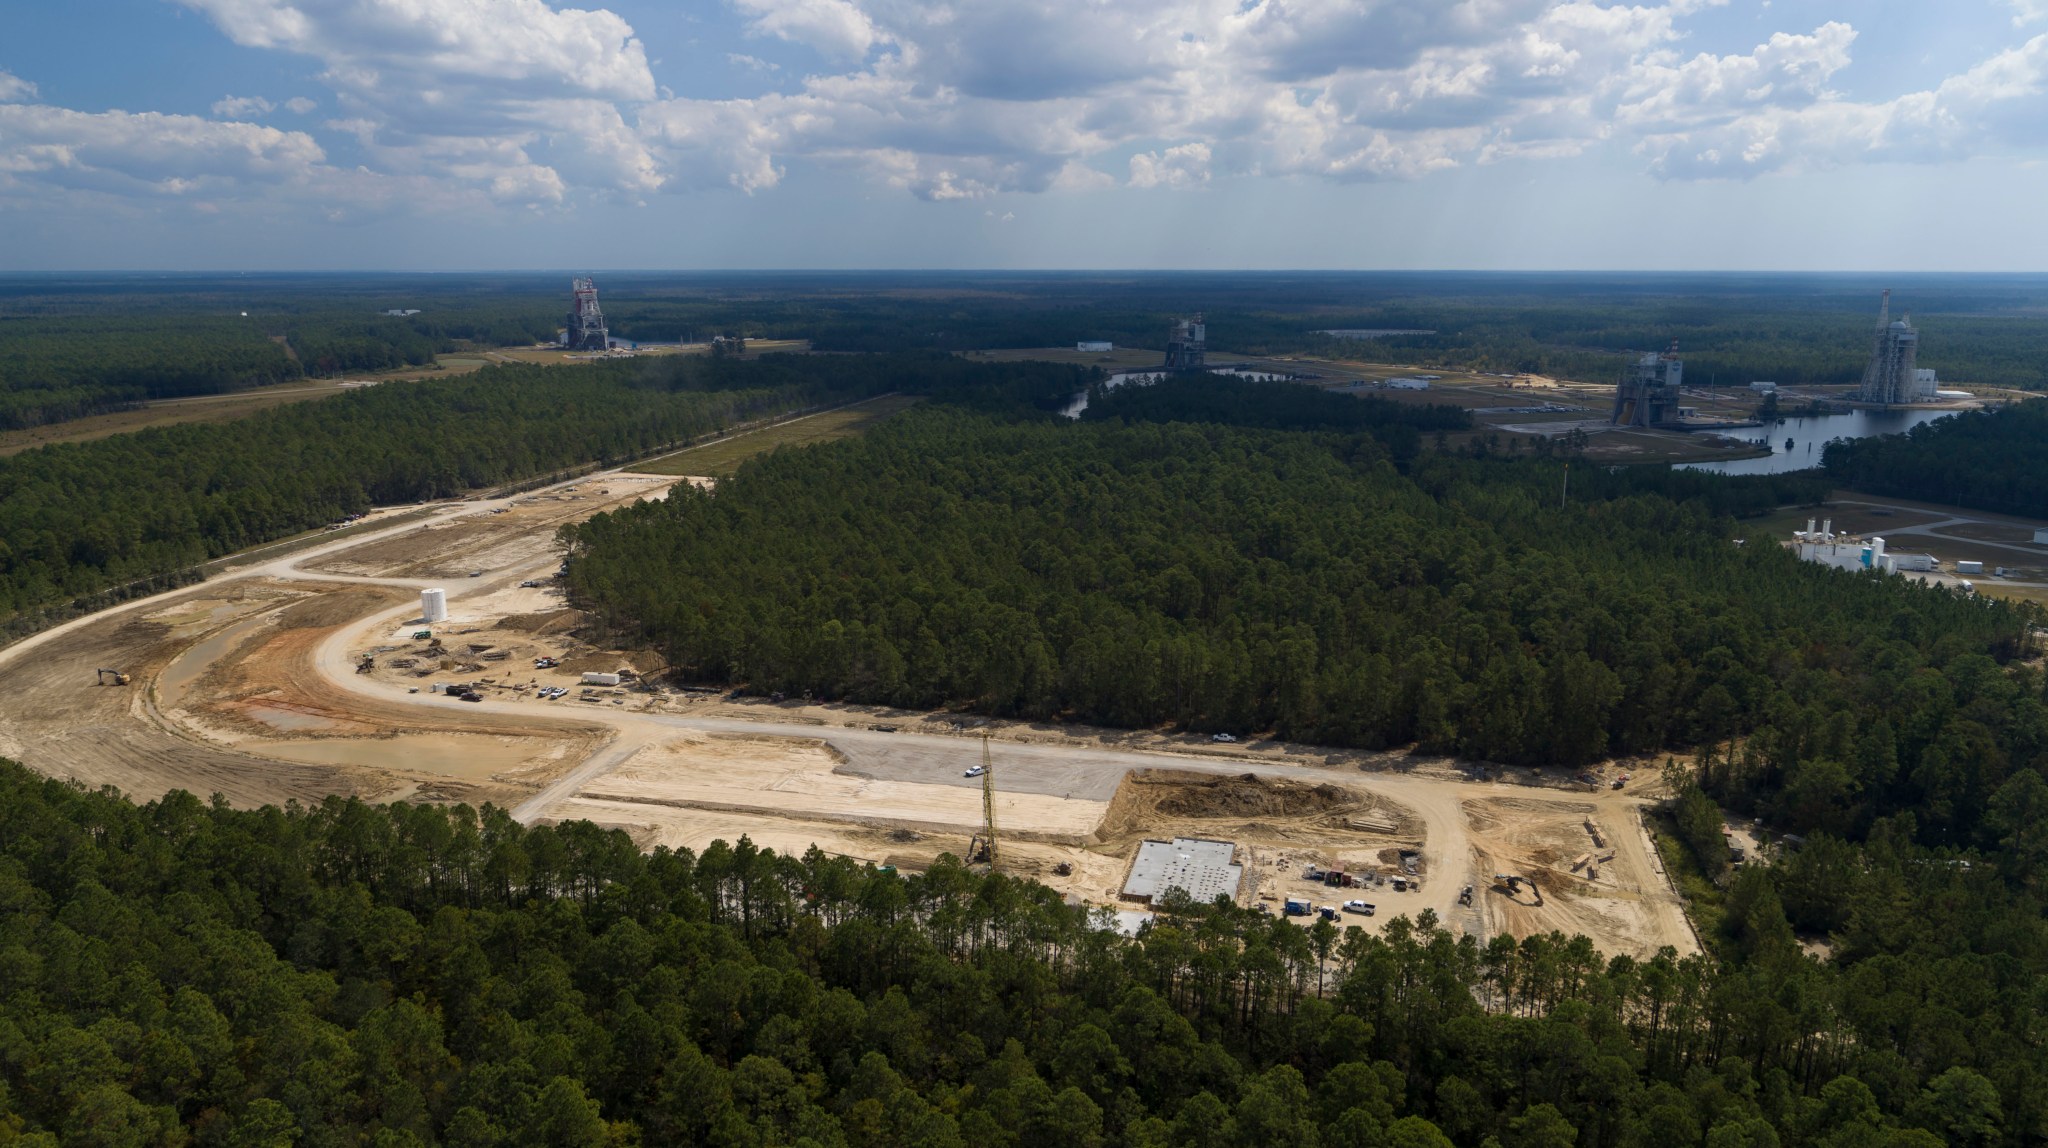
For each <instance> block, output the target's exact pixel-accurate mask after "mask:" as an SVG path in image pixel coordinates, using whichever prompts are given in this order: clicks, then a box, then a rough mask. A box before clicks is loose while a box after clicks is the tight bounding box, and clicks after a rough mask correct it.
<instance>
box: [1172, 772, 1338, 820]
mask: <svg viewBox="0 0 2048 1148" xmlns="http://www.w3.org/2000/svg"><path fill="white" fill-rule="evenodd" d="M1140 784H1148V785H1149V784H1166V785H1171V786H1172V787H1173V788H1172V791H1171V792H1169V793H1167V794H1165V795H1163V796H1162V797H1160V799H1159V800H1158V802H1157V803H1155V804H1154V805H1153V808H1154V809H1157V810H1158V811H1159V812H1160V813H1163V814H1165V815H1166V816H1168V817H1301V816H1304V815H1308V814H1315V813H1327V812H1329V811H1330V810H1332V809H1339V808H1342V807H1344V806H1346V805H1351V804H1354V803H1355V802H1356V801H1357V800H1358V799H1357V797H1356V796H1355V795H1353V794H1352V793H1351V792H1350V791H1348V790H1344V789H1339V788H1338V787H1336V786H1334V785H1331V784H1330V783H1328V782H1323V783H1322V784H1319V785H1303V784H1301V783H1300V782H1295V781H1286V780H1279V779H1268V778H1263V777H1260V776H1259V775H1258V774H1256V773H1246V774H1240V775H1238V776H1236V777H1205V778H1201V779H1200V780H1192V779H1189V780H1183V779H1181V778H1176V779H1174V780H1172V781H1168V782H1153V781H1150V780H1149V779H1148V780H1145V781H1141V782H1140Z"/></svg>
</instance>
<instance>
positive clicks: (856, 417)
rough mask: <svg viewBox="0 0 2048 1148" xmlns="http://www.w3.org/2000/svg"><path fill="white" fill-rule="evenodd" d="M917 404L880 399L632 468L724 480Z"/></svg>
mask: <svg viewBox="0 0 2048 1148" xmlns="http://www.w3.org/2000/svg"><path fill="white" fill-rule="evenodd" d="M917 401H918V399H917V396H916V395H881V396H879V397H876V398H872V399H869V400H867V401H866V402H862V403H855V404H854V405H852V406H850V407H841V408H839V409H838V410H834V411H820V412H819V413H817V414H814V415H805V416H804V417H802V418H800V419H792V420H790V421H788V422H784V423H777V424H775V425H774V426H769V427H762V428H761V429H760V430H756V431H748V432H746V433H744V434H737V435H733V436H732V437H730V438H722V439H719V440H718V441H716V442H707V443H705V444H703V445H702V446H693V447H689V448H687V449H684V450H679V451H677V452H675V453H674V454H665V455H662V456H661V457H660V458H654V459H649V460H647V461H646V462H643V463H640V464H638V465H636V466H633V467H631V468H630V469H631V470H632V471H633V472H634V473H636V474H691V475H707V476H710V477H714V478H715V477H720V476H723V475H728V474H731V473H732V472H733V471H735V470H738V469H739V466H740V464H741V463H743V462H745V461H747V460H748V459H750V458H752V457H754V456H755V455H757V454H767V453H768V452H769V451H771V450H774V449H775V448H776V447H781V446H809V445H811V444H812V443H820V442H831V441H833V440H834V439H842V438H849V437H851V436H853V435H856V434H859V433H860V432H861V431H862V430H865V429H866V428H867V427H868V426H870V425H872V424H874V423H877V422H880V421H881V420H883V419H885V418H888V417H889V416H890V415H893V414H895V413H896V412H898V411H901V410H903V409H905V408H907V407H909V406H911V405H912V404H914V403H916V402H917Z"/></svg>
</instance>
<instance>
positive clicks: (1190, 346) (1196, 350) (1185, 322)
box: [1166, 315, 1209, 371]
mask: <svg viewBox="0 0 2048 1148" xmlns="http://www.w3.org/2000/svg"><path fill="white" fill-rule="evenodd" d="M1166 369H1167V370H1169V371H1206V370H1208V369H1209V328H1208V326H1207V325H1206V324H1204V323H1203V322H1202V317H1201V316H1200V315H1196V316H1195V317H1194V318H1192V319H1176V320H1174V324H1173V330H1172V331H1171V332H1170V333H1169V334H1168V335H1167V337H1166Z"/></svg>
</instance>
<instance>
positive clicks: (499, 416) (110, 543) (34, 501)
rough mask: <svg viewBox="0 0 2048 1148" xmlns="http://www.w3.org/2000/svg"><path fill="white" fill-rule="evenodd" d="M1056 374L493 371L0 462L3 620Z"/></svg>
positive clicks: (698, 364) (1033, 384)
mask: <svg viewBox="0 0 2048 1148" xmlns="http://www.w3.org/2000/svg"><path fill="white" fill-rule="evenodd" d="M1081 385H1082V379H1081V376H1080V375H1078V374H1077V373H1076V372H1075V371H1073V370H1072V369H1070V368H1064V367H1051V366H1045V365H1031V364H1024V365H1016V366H1010V367H1002V368H996V367H981V366H975V365H972V364H967V363H964V362H961V361H959V360H957V359H952V358H948V357H945V356H896V357H886V356H884V357H858V358H831V359H826V358H805V357H796V356H771V357H769V358H766V359H762V360H758V361H750V362H731V361H714V360H709V359H680V358H678V359H665V360H640V361H629V362H617V363H604V364H596V365H592V366H590V367H584V368H577V369H574V370H565V369H546V368H539V367H494V368H490V369H487V370H484V371H481V372H478V373H476V374H474V375H469V376H465V377H462V378H459V379H449V380H444V381H435V382H427V383H415V384H386V385H384V386H380V387H374V388H366V389H364V390H361V391H356V392H353V393H350V394H346V395H341V396H338V397H336V398H333V399H328V400H323V401H321V402H316V403H304V404H300V405H297V406H291V407H284V408H279V409H277V410H273V411H268V412H264V413H262V414H258V415H254V416H252V417H250V418H247V419H244V420H241V421H238V422H234V423H228V424H219V425H199V424H194V425H186V426H176V427H166V428H158V429H154V430H148V431H143V432H141V433H138V434H132V435H120V436H116V437H113V438H107V439H100V440H97V441H93V442H85V443H70V444H62V445H57V446H50V447H44V448H40V449H37V450H32V451H26V452H23V453H21V454H18V455H14V456H12V457H9V458H0V617H4V616H6V615H9V614H12V613H14V612H16V611H20V610H26V609H29V608H31V607H34V606H38V605H42V604H45V603H48V602H51V601H53V600H56V599H59V598H63V597H68V596H72V595H77V594H84V593H88V592H92V591H96V590H99V589H101V588H103V587H106V586H110V585H114V584H118V583H124V582H128V581H132V580H137V579H143V578H148V577H152V576H156V575H161V574H164V573H166V572H169V571H173V570H178V569H181V568H183V567H187V566H191V565H193V564H195V563H198V562H201V561H204V560H206V559H208V558H212V557H216V556H218V555H221V554H226V553H231V552H233V551H235V550H239V549H242V548H244V547H247V546H250V545H254V544H256V543H259V542H265V541H269V540H271V539H274V538H278V537H282V536H284V535H288V534H291V533H294V532H296V531H300V530H305V529H309V528H311V527H314V526H318V525H320V524H322V523H325V522H330V521H333V520H334V519H336V518H338V517H340V516H341V515H343V514H345V513H348V512H351V511H361V510H367V509H369V508H370V507H371V506H373V505H390V504H393V503H401V502H412V501H418V500H422V499H430V498H441V497H446V496H449V495H453V494H458V493H462V492H464V491H468V490H472V489H475V488H478V487H484V486H491V485H495V484H498V483H503V482H507V481H511V480H514V479H518V478H524V477H527V476H530V475H535V474H543V473H547V472H550V471H553V470H557V469H560V468H563V467H567V466H572V465H576V464H579V463H586V462H596V461H601V460H607V459H624V458H629V457H633V456H635V455H637V454H640V453H642V452H645V451H648V450H651V449H653V448H655V447H658V446H661V445H663V444H667V443H673V442H677V441H679V440H683V439H688V438H692V437H695V436H699V435H703V434H707V433H710V432H713V431H717V430H720V429H723V428H725V427H728V426H731V425H733V424H734V423H736V422H740V421H743V420H746V419H750V418H755V417H759V416H763V415H767V414H771V413H775V412H780V411H788V410H793V409H797V408H802V407H807V406H814V405H819V404H823V403H830V402H845V401H849V400H851V399H855V398H859V397H863V396H866V395H873V394H879V393H882V392H884V391H890V390H910V391H926V390H932V391H946V390H948V389H951V390H955V391H958V390H963V389H968V390H971V389H976V388H978V387H983V386H985V387H986V388H987V389H990V390H999V389H1004V388H1008V389H1009V390H1011V391H1020V392H1024V393H1047V394H1050V393H1070V392H1072V391H1075V390H1077V389H1079V388H1080V386H1081Z"/></svg>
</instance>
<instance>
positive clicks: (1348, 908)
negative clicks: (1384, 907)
mask: <svg viewBox="0 0 2048 1148" xmlns="http://www.w3.org/2000/svg"><path fill="white" fill-rule="evenodd" d="M1344 911H1345V912H1347V913H1357V914H1358V915H1359V916H1361V917H1370V916H1372V915H1373V911H1374V909H1373V905H1372V903H1371V902H1369V901H1346V902H1344Z"/></svg>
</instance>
